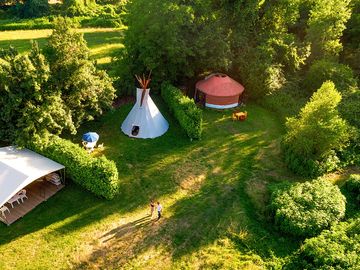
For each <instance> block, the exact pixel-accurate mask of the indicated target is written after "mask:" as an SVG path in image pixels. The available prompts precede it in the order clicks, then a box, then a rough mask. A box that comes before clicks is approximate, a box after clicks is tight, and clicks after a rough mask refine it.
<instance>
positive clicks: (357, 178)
mask: <svg viewBox="0 0 360 270" xmlns="http://www.w3.org/2000/svg"><path fill="white" fill-rule="evenodd" d="M345 186H346V189H347V190H349V191H350V192H352V193H353V194H354V195H355V196H356V199H357V201H358V202H360V174H352V175H350V177H349V179H348V180H347V181H346V183H345Z"/></svg>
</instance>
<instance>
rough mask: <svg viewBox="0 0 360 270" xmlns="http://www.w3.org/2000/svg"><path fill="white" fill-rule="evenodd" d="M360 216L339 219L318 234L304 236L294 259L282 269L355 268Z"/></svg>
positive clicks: (359, 262) (359, 250)
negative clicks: (304, 238)
mask: <svg viewBox="0 0 360 270" xmlns="http://www.w3.org/2000/svg"><path fill="white" fill-rule="evenodd" d="M359 254H360V219H359V218H357V219H354V220H350V221H348V222H341V223H339V224H337V225H335V226H333V227H331V229H329V230H325V231H323V232H322V233H321V234H320V235H319V236H316V237H314V238H310V239H306V240H305V243H304V244H303V245H302V246H301V248H300V250H299V252H298V254H297V256H296V258H295V260H294V261H293V262H291V263H289V264H288V265H287V266H285V268H284V269H288V270H290V269H308V270H327V269H336V270H337V269H338V270H341V269H353V270H355V269H358V267H359V265H360V255H359Z"/></svg>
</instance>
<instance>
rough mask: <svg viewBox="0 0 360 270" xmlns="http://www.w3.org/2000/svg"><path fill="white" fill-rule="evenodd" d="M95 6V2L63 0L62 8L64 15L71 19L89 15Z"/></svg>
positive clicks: (92, 0) (89, 0) (88, 0)
mask: <svg viewBox="0 0 360 270" xmlns="http://www.w3.org/2000/svg"><path fill="white" fill-rule="evenodd" d="M95 6H96V3H95V0H64V1H63V5H62V8H63V11H64V15H66V16H70V17H73V16H84V15H89V13H91V11H92V9H93V8H94V7H95Z"/></svg>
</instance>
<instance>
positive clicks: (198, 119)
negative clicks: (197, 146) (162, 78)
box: [161, 83, 203, 139]
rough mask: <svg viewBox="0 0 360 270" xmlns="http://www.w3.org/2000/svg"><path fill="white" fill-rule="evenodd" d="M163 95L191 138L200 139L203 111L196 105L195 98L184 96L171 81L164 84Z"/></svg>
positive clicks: (162, 87)
mask: <svg viewBox="0 0 360 270" xmlns="http://www.w3.org/2000/svg"><path fill="white" fill-rule="evenodd" d="M161 96H162V97H163V99H164V100H165V102H166V103H167V105H168V106H169V109H170V111H171V113H173V114H174V116H175V118H176V119H177V120H178V122H179V124H180V126H181V127H182V128H183V129H184V130H185V132H186V134H187V135H188V136H189V137H190V139H200V138H201V133H202V121H203V120H202V111H201V110H200V109H199V108H198V107H197V106H196V104H195V102H194V100H192V99H190V98H189V97H187V96H184V95H183V93H182V92H181V91H180V89H178V88H176V87H174V86H172V85H171V84H169V83H163V84H162V86H161Z"/></svg>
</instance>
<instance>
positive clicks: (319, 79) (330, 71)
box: [304, 60, 357, 94]
mask: <svg viewBox="0 0 360 270" xmlns="http://www.w3.org/2000/svg"><path fill="white" fill-rule="evenodd" d="M326 81H332V82H333V83H334V84H335V86H336V89H338V90H339V91H340V92H341V93H344V94H346V93H350V92H352V91H353V89H355V88H356V87H357V82H356V79H355V78H354V73H353V71H352V70H351V68H350V67H349V66H347V65H344V64H339V63H337V62H335V61H329V60H319V61H315V62H314V63H313V64H312V65H311V67H310V69H309V71H308V72H307V74H306V77H305V80H304V86H305V88H306V89H307V90H308V91H309V92H310V93H313V92H314V91H316V89H319V88H320V87H321V85H322V84H323V83H324V82H326Z"/></svg>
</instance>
